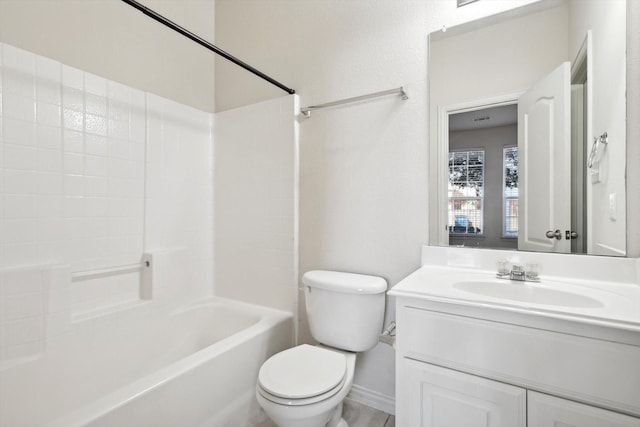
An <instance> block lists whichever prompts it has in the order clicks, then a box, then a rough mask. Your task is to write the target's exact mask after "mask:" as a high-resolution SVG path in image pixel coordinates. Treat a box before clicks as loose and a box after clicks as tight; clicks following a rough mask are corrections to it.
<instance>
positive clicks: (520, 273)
mask: <svg viewBox="0 0 640 427" xmlns="http://www.w3.org/2000/svg"><path fill="white" fill-rule="evenodd" d="M509 279H511V280H518V281H520V282H524V281H525V279H526V275H525V273H524V266H522V265H520V264H513V265H512V266H511V271H510V272H509Z"/></svg>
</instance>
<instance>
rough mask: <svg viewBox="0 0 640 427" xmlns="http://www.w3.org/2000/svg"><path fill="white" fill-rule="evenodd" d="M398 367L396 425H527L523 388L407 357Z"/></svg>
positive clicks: (469, 426)
mask: <svg viewBox="0 0 640 427" xmlns="http://www.w3.org/2000/svg"><path fill="white" fill-rule="evenodd" d="M398 370H399V372H398V374H399V378H398V380H399V381H398V385H399V386H400V387H399V390H398V391H399V393H398V395H397V397H396V404H397V410H396V412H397V418H396V424H397V425H399V426H411V427H525V426H526V400H527V399H526V390H525V389H522V388H519V387H515V386H511V385H508V384H504V383H500V382H497V381H491V380H487V379H485V378H480V377H476V376H474V375H469V374H464V373H461V372H457V371H454V370H451V369H445V368H441V367H438V366H434V365H430V364H428V363H422V362H417V361H415V360H411V359H406V358H403V359H402V361H401V362H400V363H399V367H398Z"/></svg>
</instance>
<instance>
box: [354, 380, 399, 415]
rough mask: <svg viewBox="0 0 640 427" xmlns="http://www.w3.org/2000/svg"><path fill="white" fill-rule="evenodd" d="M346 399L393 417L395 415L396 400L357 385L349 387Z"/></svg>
mask: <svg viewBox="0 0 640 427" xmlns="http://www.w3.org/2000/svg"><path fill="white" fill-rule="evenodd" d="M347 398H349V399H351V400H354V401H356V402H358V403H362V404H363V405H367V406H370V407H372V408H374V409H377V410H379V411H382V412H386V413H387V414H392V415H395V413H396V399H395V398H394V397H389V396H386V395H384V394H381V393H378V392H377V391H373V390H369V389H367V388H364V387H362V386H359V385H357V384H354V385H353V386H352V387H351V391H350V392H349V395H348V396H347Z"/></svg>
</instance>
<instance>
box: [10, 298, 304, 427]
mask: <svg viewBox="0 0 640 427" xmlns="http://www.w3.org/2000/svg"><path fill="white" fill-rule="evenodd" d="M121 317H122V319H121V321H120V325H118V326H116V327H114V326H113V320H110V321H109V322H108V325H105V323H107V322H102V323H101V322H100V321H95V320H94V321H91V322H87V325H90V326H85V327H83V328H77V330H75V331H74V333H72V334H69V336H65V337H64V338H61V339H58V340H56V341H55V342H53V343H51V344H48V345H47V348H46V351H45V352H44V353H43V354H42V355H41V356H39V357H37V358H34V360H31V361H27V362H24V363H21V364H19V365H16V366H13V367H11V368H9V369H5V370H4V371H3V372H0V426H2V427H5V426H6V427H22V426H41V425H44V426H48V427H72V426H111V427H127V426H132V427H133V426H135V427H145V426H154V427H159V426H176V427H189V426H234V427H236V426H242V425H246V423H247V422H248V421H249V419H250V418H251V417H252V416H254V415H255V414H256V413H257V411H258V407H257V403H256V402H255V399H254V397H253V396H254V389H255V381H256V378H257V373H258V370H259V368H260V366H261V364H262V362H263V361H264V360H266V359H267V358H268V357H269V356H270V355H272V354H274V353H276V352H278V351H281V350H283V349H285V348H287V347H290V346H291V344H292V336H293V332H292V328H293V324H292V318H291V315H290V314H288V313H285V312H281V311H277V310H271V309H267V308H263V307H259V306H254V305H250V304H243V303H238V302H235V301H231V300H225V299H220V298H210V299H207V300H202V301H199V302H197V303H194V304H190V305H189V306H186V307H183V308H180V309H179V310H175V311H173V312H171V313H170V314H169V315H167V314H166V313H165V314H164V315H161V314H153V312H151V313H150V312H149V310H146V311H144V312H143V314H141V315H138V316H137V317H138V319H137V320H136V316H132V315H131V314H129V315H127V316H121Z"/></svg>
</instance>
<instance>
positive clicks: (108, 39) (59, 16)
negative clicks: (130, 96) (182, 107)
mask: <svg viewBox="0 0 640 427" xmlns="http://www.w3.org/2000/svg"><path fill="white" fill-rule="evenodd" d="M140 3H142V4H144V5H145V6H147V7H149V8H151V9H154V10H156V11H157V12H158V13H160V14H162V15H165V16H166V17H167V18H169V19H171V20H172V21H174V22H176V23H177V24H179V25H181V26H183V27H185V28H187V29H188V30H190V31H192V32H194V33H196V34H198V35H200V36H201V37H203V38H204V39H207V40H213V35H214V9H215V2H214V1H213V0H181V1H172V0H141V1H140ZM0 42H6V43H9V44H12V45H14V46H17V47H20V48H23V49H27V50H29V51H31V52H34V53H37V54H40V55H43V56H46V57H49V58H52V59H55V60H57V61H60V62H63V63H65V64H67V65H70V66H72V67H75V68H79V69H82V70H84V71H88V72H91V73H94V74H97V75H99V76H102V77H105V78H108V79H111V80H114V81H117V82H120V83H123V84H126V85H128V86H132V87H135V88H137V89H141V90H144V91H148V92H152V93H155V94H158V95H160V96H162V97H165V98H169V99H172V100H176V101H178V102H180V103H183V104H188V105H191V106H194V107H197V108H199V109H201V110H205V111H213V106H214V56H215V55H214V54H213V53H212V52H209V51H208V50H205V49H204V48H202V47H201V46H198V45H196V44H195V43H193V42H192V41H190V40H188V39H186V38H184V37H183V36H181V35H179V34H177V33H175V32H173V31H172V30H170V29H168V28H166V27H164V26H162V25H161V24H160V23H158V22H155V21H153V20H151V19H150V18H148V17H147V16H145V15H143V14H142V13H141V12H139V11H137V10H136V9H134V8H133V7H131V6H128V5H127V4H126V3H124V2H122V1H120V0H0Z"/></svg>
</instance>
